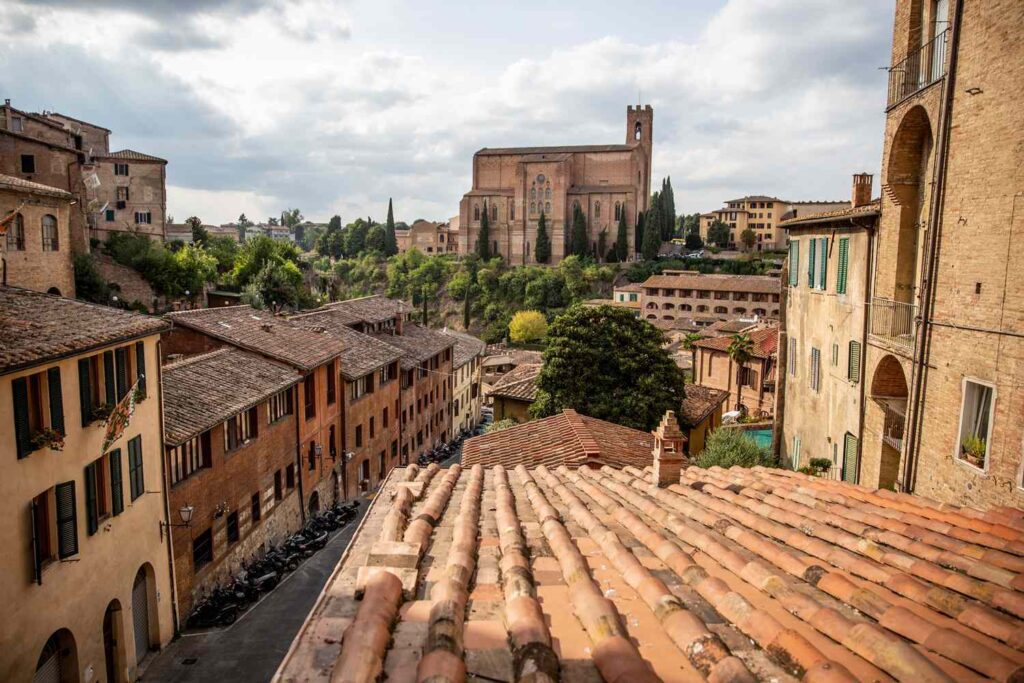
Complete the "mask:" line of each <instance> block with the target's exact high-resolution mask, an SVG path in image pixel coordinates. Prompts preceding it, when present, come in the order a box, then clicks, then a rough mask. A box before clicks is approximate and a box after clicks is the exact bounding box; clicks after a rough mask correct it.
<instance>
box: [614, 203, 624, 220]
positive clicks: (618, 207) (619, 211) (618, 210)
mask: <svg viewBox="0 0 1024 683" xmlns="http://www.w3.org/2000/svg"><path fill="white" fill-rule="evenodd" d="M621 219H622V203H621V202H615V220H621Z"/></svg>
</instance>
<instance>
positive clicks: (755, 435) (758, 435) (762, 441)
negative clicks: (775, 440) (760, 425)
mask: <svg viewBox="0 0 1024 683" xmlns="http://www.w3.org/2000/svg"><path fill="white" fill-rule="evenodd" d="M747 435H748V436H749V437H750V438H752V439H753V440H754V443H756V444H757V445H758V446H759V447H761V448H771V445H772V430H770V429H751V430H748V431H747Z"/></svg>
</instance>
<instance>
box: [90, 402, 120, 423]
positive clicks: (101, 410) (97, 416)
mask: <svg viewBox="0 0 1024 683" xmlns="http://www.w3.org/2000/svg"><path fill="white" fill-rule="evenodd" d="M112 412H114V406H112V405H110V404H109V403H98V404H96V405H95V406H93V408H92V410H91V411H90V412H89V418H90V419H92V420H103V421H104V422H105V421H106V420H107V418H108V417H110V413H112Z"/></svg>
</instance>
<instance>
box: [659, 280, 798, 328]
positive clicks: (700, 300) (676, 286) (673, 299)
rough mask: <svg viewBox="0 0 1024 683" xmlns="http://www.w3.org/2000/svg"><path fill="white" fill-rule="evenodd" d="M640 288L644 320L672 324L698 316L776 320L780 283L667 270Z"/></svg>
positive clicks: (777, 281)
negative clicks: (754, 317)
mask: <svg viewBox="0 0 1024 683" xmlns="http://www.w3.org/2000/svg"><path fill="white" fill-rule="evenodd" d="M640 286H641V290H642V291H641V296H640V304H641V307H640V312H641V316H642V317H643V319H644V320H650V321H655V320H660V321H667V322H673V321H675V320H677V319H680V318H693V317H699V316H701V315H704V316H716V317H717V319H719V320H725V319H729V318H735V317H737V316H750V317H753V316H757V317H760V318H778V317H779V292H780V290H781V283H780V281H779V278H777V277H771V276H768V275H720V274H703V273H699V272H697V271H695V270H666V271H664V272H662V273H661V274H659V275H652V276H651V277H649V278H647V280H645V281H644V282H643V283H641V285H640ZM712 322H713V321H712Z"/></svg>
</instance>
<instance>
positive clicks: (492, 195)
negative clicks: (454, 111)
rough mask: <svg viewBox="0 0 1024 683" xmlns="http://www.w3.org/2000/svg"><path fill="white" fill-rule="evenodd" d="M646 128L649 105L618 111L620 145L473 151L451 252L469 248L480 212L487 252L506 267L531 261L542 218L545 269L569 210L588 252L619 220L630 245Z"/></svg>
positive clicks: (646, 164)
mask: <svg viewBox="0 0 1024 683" xmlns="http://www.w3.org/2000/svg"><path fill="white" fill-rule="evenodd" d="M653 125H654V110H653V109H652V108H651V106H650V105H647V106H645V107H641V106H639V105H637V106H636V107H633V106H630V107H627V110H626V140H625V144H621V145H577V146H559V147H505V148H486V147H485V148H484V149H481V150H480V151H479V152H477V153H476V154H474V155H473V187H472V189H471V190H470V191H469V192H467V193H466V194H465V195H464V196H463V198H462V201H461V202H460V204H459V251H460V252H462V253H469V252H472V251H474V250H476V248H477V242H478V239H479V233H480V220H481V217H482V215H483V212H484V211H487V212H488V218H489V237H488V239H489V240H490V242H491V245H490V250H491V252H492V253H494V254H499V255H501V256H502V257H504V259H505V261H506V263H510V264H515V265H521V264H529V263H536V258H535V253H534V248H535V247H536V244H537V222H538V220H539V219H540V216H541V214H542V213H543V214H544V217H545V222H546V224H547V230H548V237H549V238H550V241H551V259H550V263H552V264H557V263H558V262H559V261H561V260H562V258H563V257H564V256H565V255H566V246H567V243H568V240H569V232H570V227H571V225H572V218H573V213H574V210H575V209H579V210H580V211H582V212H583V215H584V216H585V218H586V221H587V230H588V236H589V239H590V241H591V243H592V247H593V249H594V250H595V251H596V249H597V244H598V241H599V235H600V234H601V232H602V231H606V232H607V235H608V236H609V238H608V239H607V242H606V243H607V244H608V245H611V244H612V243H613V242H614V241H615V234H616V230H617V226H618V222H619V217H620V216H623V215H624V216H625V219H626V226H627V229H628V232H629V240H628V241H629V244H630V245H633V244H634V237H633V234H634V233H633V229H634V227H635V225H636V217H637V214H638V213H639V212H641V211H646V210H647V203H648V201H649V196H650V189H651V154H652V150H653V140H654V138H653ZM602 256H603V255H602Z"/></svg>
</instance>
